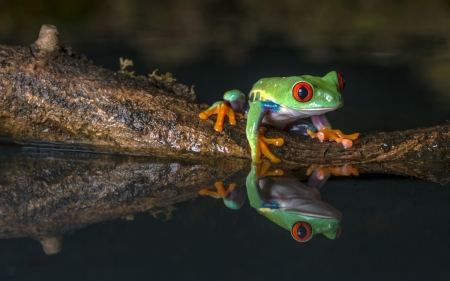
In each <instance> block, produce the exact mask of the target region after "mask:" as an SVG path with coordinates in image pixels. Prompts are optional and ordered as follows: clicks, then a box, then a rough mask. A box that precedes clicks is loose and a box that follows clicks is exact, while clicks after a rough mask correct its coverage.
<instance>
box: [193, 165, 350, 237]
mask: <svg viewBox="0 0 450 281" xmlns="http://www.w3.org/2000/svg"><path fill="white" fill-rule="evenodd" d="M270 166H271V163H270V162H269V161H263V162H262V163H252V165H251V170H250V172H249V174H248V175H247V177H246V182H245V187H244V188H245V189H244V190H243V189H241V188H240V186H236V183H231V184H230V185H229V186H228V188H225V187H224V184H223V182H222V181H219V182H216V183H215V189H216V190H217V191H212V190H209V189H202V190H201V191H200V192H199V194H201V195H209V196H211V197H214V198H222V199H223V201H224V204H225V206H227V207H228V208H230V209H232V210H238V209H240V208H241V207H242V206H243V205H244V202H245V197H246V196H245V195H244V194H245V193H247V197H248V199H249V201H250V205H251V207H253V208H254V209H255V210H256V211H257V212H258V213H259V214H261V215H263V216H264V217H266V218H268V219H269V220H270V221H272V222H274V223H275V224H277V225H278V226H280V227H282V228H284V229H286V230H288V231H289V232H290V233H291V236H292V237H293V238H294V240H295V241H297V242H307V241H310V240H311V239H312V237H313V236H315V235H318V234H323V235H324V236H325V237H327V238H329V239H331V240H334V239H336V238H337V237H339V236H340V234H341V229H342V228H341V221H342V213H341V212H340V211H339V210H337V209H335V208H334V207H333V206H331V205H330V204H329V203H327V202H325V201H322V200H321V194H320V189H321V188H322V186H323V185H324V184H325V182H326V181H327V180H328V178H329V177H330V176H331V175H338V176H341V175H342V176H349V175H354V176H357V175H358V171H357V169H356V168H352V167H348V166H347V165H346V166H344V167H334V166H330V167H328V166H319V165H313V166H311V167H310V169H308V171H307V175H308V176H309V177H308V181H307V183H303V182H301V181H300V180H299V179H298V178H297V177H295V176H294V175H290V174H285V173H284V171H283V170H282V169H274V170H270Z"/></svg>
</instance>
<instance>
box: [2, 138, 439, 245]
mask: <svg viewBox="0 0 450 281" xmlns="http://www.w3.org/2000/svg"><path fill="white" fill-rule="evenodd" d="M61 149H62V148H61ZM249 165H250V162H242V163H240V162H237V161H236V160H230V161H220V162H213V161H206V162H186V161H180V160H173V159H158V158H148V157H132V156H118V155H108V154H99V153H92V152H89V151H82V150H75V149H74V150H68V149H67V148H66V149H65V150H56V147H53V149H40V148H33V147H29V148H26V149H25V148H23V147H22V148H19V147H11V146H7V145H0V238H3V239H5V238H15V237H29V238H33V239H35V240H37V241H39V242H40V243H41V245H42V249H43V251H44V252H45V253H46V254H55V253H58V252H59V251H61V249H62V248H63V247H64V241H63V240H64V237H65V234H66V233H68V232H69V233H70V232H72V231H74V230H77V229H80V228H84V227H86V226H89V225H93V224H96V223H98V222H103V221H110V220H114V219H125V220H127V221H128V220H133V217H134V215H135V214H136V213H140V212H149V213H150V214H152V215H154V216H158V217H161V216H162V217H165V218H168V219H169V218H170V217H171V215H172V213H174V214H175V215H176V214H179V213H180V211H176V208H177V207H178V206H180V205H176V204H177V203H179V202H183V201H187V200H190V199H194V198H197V197H198V196H199V191H200V190H201V189H202V188H204V187H212V186H213V185H214V184H215V183H216V181H217V179H222V180H223V182H225V183H230V182H231V183H236V184H235V185H228V184H227V185H225V186H224V184H223V183H216V190H214V191H201V193H204V194H210V195H214V196H216V197H218V198H223V199H224V203H225V204H226V206H228V207H229V208H231V209H239V208H241V207H242V206H243V205H244V203H245V201H246V197H247V195H248V198H249V201H250V205H251V206H252V207H253V208H256V209H257V211H258V212H259V213H261V214H262V215H263V216H266V217H267V218H269V219H270V220H272V221H274V222H275V223H276V224H278V225H280V226H281V227H283V228H286V229H287V230H288V231H290V232H292V229H293V228H294V230H295V231H294V237H295V238H297V239H298V240H308V239H310V238H311V237H312V236H314V235H316V234H319V233H322V234H324V235H325V236H326V237H328V238H331V239H334V238H335V237H336V236H337V234H338V231H339V226H340V221H341V218H342V215H341V212H340V211H338V210H337V209H336V208H335V207H333V206H332V205H330V204H328V203H327V202H325V201H328V200H325V201H323V200H321V194H320V189H321V188H322V186H323V185H324V184H325V182H327V180H328V178H329V177H330V175H333V174H334V175H350V174H353V175H356V174H357V170H356V169H354V168H351V166H348V165H347V166H342V167H327V166H313V167H310V168H309V169H307V167H306V166H304V167H286V168H285V167H283V169H284V172H285V173H286V174H288V173H291V172H292V171H293V172H294V173H295V175H305V174H309V178H308V180H307V181H306V182H305V183H302V182H301V181H300V180H303V179H302V178H300V179H299V178H297V177H294V176H287V175H285V174H284V173H282V171H281V170H279V169H274V168H273V167H272V168H271V169H272V170H271V169H270V168H269V166H268V163H264V164H262V165H261V166H253V167H251V171H250V172H249V171H248V168H249ZM390 165H391V166H389V165H388V164H384V165H382V166H380V164H377V165H369V164H367V165H361V166H358V170H359V172H361V173H365V174H368V173H377V175H379V173H381V172H384V173H386V172H390V173H393V174H396V175H398V174H403V175H413V174H411V173H410V170H411V168H408V166H407V163H402V165H403V166H395V165H394V163H391V164H390ZM411 165H413V167H415V168H416V169H417V163H413V164H411ZM402 167H403V168H402ZM444 168H445V167H444ZM446 171H447V173H446V174H445V171H444V170H437V171H431V170H430V171H429V177H430V179H434V180H439V179H442V180H448V169H446ZM445 175H446V176H445ZM442 176H444V177H443V178H442ZM246 182H247V185H245V183H246ZM358 182H359V183H360V184H361V181H360V179H358ZM329 184H330V185H331V184H332V183H331V182H329ZM347 190H352V191H354V189H353V187H349V188H348V189H347ZM408 190H409V189H408ZM411 190H412V189H411ZM328 191H330V192H331V193H333V192H334V193H335V195H334V196H333V197H332V198H333V202H335V204H341V203H342V201H343V200H344V201H345V200H346V199H345V198H348V197H349V196H348V195H349V194H348V193H346V192H344V191H343V190H342V189H339V192H337V191H336V189H329V190H328ZM444 191H445V190H444V189H442V190H441V191H439V192H444ZM327 194H328V193H327ZM351 194H353V193H351ZM376 194H378V193H376ZM427 194H429V196H431V193H427ZM336 196H337V197H336ZM409 196H410V194H409V193H408V194H407V195H405V196H403V197H405V198H409ZM371 198H375V199H376V200H381V199H380V198H381V197H380V196H374V197H371ZM334 200H335V201H334ZM359 200H360V201H362V202H364V204H365V205H370V203H371V202H372V203H373V200H372V201H371V199H370V198H363V199H359ZM376 200H375V201H376ZM350 201H353V199H351V200H350ZM197 202H198V201H195V203H192V204H195V205H196V208H200V209H201V212H199V213H201V214H202V215H200V216H204V214H205V213H207V212H209V210H204V209H207V208H205V206H204V205H202V206H200V205H201V204H200V205H199V204H198V203H197ZM373 204H375V203H373ZM379 204H380V203H379V202H378V201H377V202H376V205H374V206H379ZM437 206H439V204H438V205H437ZM341 207H345V205H342V204H341V205H340V207H339V208H341ZM385 208H386V206H385ZM243 209H244V208H242V210H241V211H240V212H239V214H241V213H245V212H246V211H244V210H243ZM356 209H357V210H359V209H358V208H356ZM373 209H376V208H373ZM408 212H409V211H408ZM347 213H348V214H349V215H346V217H347V219H346V222H347V223H349V224H351V223H352V216H355V215H356V214H359V213H358V212H356V213H352V211H348V210H347ZM347 213H346V214H347ZM444 214H445V213H444ZM250 215H251V216H252V217H254V216H253V215H254V211H253V210H251V212H250ZM408 216H409V215H408ZM362 220H363V218H358V219H353V226H352V229H357V228H358V224H356V223H355V222H357V221H359V222H360V221H362ZM172 221H173V220H172ZM252 221H253V219H252ZM298 222H302V223H298ZM304 222H306V223H308V225H307V224H304ZM177 223H179V221H177ZM249 223H250V222H249ZM130 224H131V222H130ZM309 228H311V231H310V232H309V233H310V237H308V236H309V234H308V230H309ZM206 229H208V227H207V226H206ZM173 231H175V230H173ZM189 231H192V229H190V230H189ZM241 231H242V232H248V233H249V234H248V235H253V234H252V233H253V231H255V229H254V228H252V227H251V228H249V229H242V230H241ZM305 231H306V232H305ZM192 235H195V234H192ZM299 238H300V239H299ZM317 240H318V239H317ZM340 240H341V239H340ZM308 244H311V243H308Z"/></svg>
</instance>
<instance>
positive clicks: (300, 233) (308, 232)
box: [291, 221, 312, 242]
mask: <svg viewBox="0 0 450 281" xmlns="http://www.w3.org/2000/svg"><path fill="white" fill-rule="evenodd" d="M291 234H292V237H294V239H295V240H297V241H298V242H306V241H308V240H309V239H310V238H311V236H312V229H311V225H310V224H309V223H307V222H304V221H298V222H296V223H294V225H293V226H292V229H291Z"/></svg>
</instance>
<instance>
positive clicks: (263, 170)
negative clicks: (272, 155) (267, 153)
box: [257, 161, 284, 179]
mask: <svg viewBox="0 0 450 281" xmlns="http://www.w3.org/2000/svg"><path fill="white" fill-rule="evenodd" d="M269 168H270V162H269V161H262V163H261V164H259V165H258V170H257V175H258V179H262V178H264V177H272V176H282V175H283V174H284V172H283V170H281V169H275V170H271V171H269Z"/></svg>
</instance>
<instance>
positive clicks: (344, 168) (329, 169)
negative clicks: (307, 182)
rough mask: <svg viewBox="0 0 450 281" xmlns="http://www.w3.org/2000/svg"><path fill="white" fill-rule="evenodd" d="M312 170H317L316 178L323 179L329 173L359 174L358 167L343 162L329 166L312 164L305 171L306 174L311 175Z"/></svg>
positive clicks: (341, 174) (337, 174)
mask: <svg viewBox="0 0 450 281" xmlns="http://www.w3.org/2000/svg"><path fill="white" fill-rule="evenodd" d="M314 170H318V172H317V179H318V180H323V179H324V178H325V177H328V176H330V175H333V176H350V175H353V176H359V172H358V168H355V167H352V165H350V164H344V165H340V166H330V165H312V166H311V167H309V168H308V171H306V175H308V176H309V175H311V174H312V173H313V172H314Z"/></svg>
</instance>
